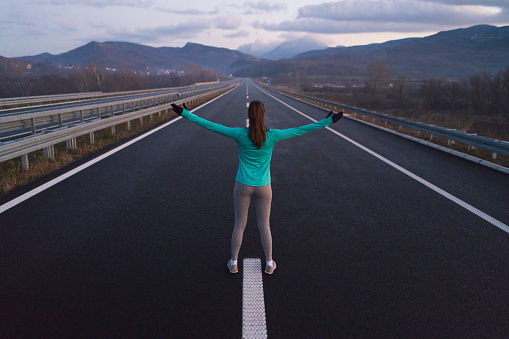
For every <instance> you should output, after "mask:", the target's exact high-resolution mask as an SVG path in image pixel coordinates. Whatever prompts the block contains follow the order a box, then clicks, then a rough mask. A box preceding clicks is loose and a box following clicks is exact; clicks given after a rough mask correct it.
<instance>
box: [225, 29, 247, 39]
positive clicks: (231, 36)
mask: <svg viewBox="0 0 509 339" xmlns="http://www.w3.org/2000/svg"><path fill="white" fill-rule="evenodd" d="M224 37H225V38H229V39H235V38H247V37H249V32H248V31H238V32H235V33H232V34H226V35H224Z"/></svg>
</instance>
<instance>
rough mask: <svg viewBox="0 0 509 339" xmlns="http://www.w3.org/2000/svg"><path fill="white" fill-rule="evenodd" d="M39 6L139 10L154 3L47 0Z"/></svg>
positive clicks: (115, 0) (147, 0)
mask: <svg viewBox="0 0 509 339" xmlns="http://www.w3.org/2000/svg"><path fill="white" fill-rule="evenodd" d="M39 3H40V4H44V5H54V6H64V5H80V6H89V7H99V8H103V7H110V6H120V7H139V8H149V7H151V6H152V4H153V3H154V1H153V0H48V1H44V2H42V1H39Z"/></svg>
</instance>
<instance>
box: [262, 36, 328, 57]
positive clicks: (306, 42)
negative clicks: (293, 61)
mask: <svg viewBox="0 0 509 339" xmlns="http://www.w3.org/2000/svg"><path fill="white" fill-rule="evenodd" d="M325 48H327V45H326V44H325V43H323V42H321V41H318V40H316V39H311V38H307V37H305V38H301V39H297V40H293V41H287V42H284V43H282V44H281V45H279V46H278V47H276V48H274V49H273V50H272V51H270V52H269V53H267V54H264V55H263V56H262V58H264V59H270V60H278V59H289V58H293V57H295V56H297V55H299V54H301V53H304V52H309V51H313V50H323V49H325Z"/></svg>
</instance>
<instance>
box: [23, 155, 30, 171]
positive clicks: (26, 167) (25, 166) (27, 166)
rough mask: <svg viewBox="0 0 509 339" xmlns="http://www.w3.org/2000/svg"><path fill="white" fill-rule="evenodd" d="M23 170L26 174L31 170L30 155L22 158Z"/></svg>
mask: <svg viewBox="0 0 509 339" xmlns="http://www.w3.org/2000/svg"><path fill="white" fill-rule="evenodd" d="M21 169H22V170H23V171H25V172H27V171H29V170H30V164H29V163H28V154H23V155H22V156H21Z"/></svg>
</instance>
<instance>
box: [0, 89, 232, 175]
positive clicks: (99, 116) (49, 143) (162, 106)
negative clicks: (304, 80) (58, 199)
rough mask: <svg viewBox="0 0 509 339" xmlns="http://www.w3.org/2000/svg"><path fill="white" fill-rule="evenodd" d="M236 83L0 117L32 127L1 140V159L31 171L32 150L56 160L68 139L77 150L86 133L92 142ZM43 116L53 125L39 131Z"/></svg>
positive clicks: (2, 122) (4, 121)
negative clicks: (59, 146) (100, 132)
mask: <svg viewBox="0 0 509 339" xmlns="http://www.w3.org/2000/svg"><path fill="white" fill-rule="evenodd" d="M237 85H238V83H232V82H228V83H226V84H223V85H222V86H221V85H218V86H215V87H214V88H208V89H206V90H201V91H198V90H193V91H188V92H185V93H183V94H182V95H180V96H179V95H178V94H176V93H175V94H171V95H168V94H167V95H163V96H154V97H149V98H144V99H138V100H137V101H136V102H138V104H136V103H135V102H132V103H131V104H128V103H127V102H125V101H120V102H118V103H116V105H113V104H111V103H110V104H108V105H100V106H93V105H91V106H90V107H89V106H83V107H80V109H79V110H78V111H76V109H71V110H70V109H61V110H55V111H51V112H39V113H34V114H28V115H29V116H30V117H28V118H27V117H25V116H19V115H15V116H9V117H0V127H2V126H5V125H7V124H9V123H12V122H14V123H17V124H19V123H20V122H22V123H24V124H29V125H30V126H29V128H30V129H31V134H30V135H29V136H26V137H23V138H18V139H16V140H11V141H7V142H0V162H3V161H6V160H9V159H14V158H17V157H21V163H22V168H23V170H25V171H27V170H29V163H28V154H29V153H30V152H34V151H37V150H41V149H42V150H43V152H44V157H45V158H47V159H53V158H54V157H55V151H54V145H55V144H58V143H60V142H64V141H66V143H67V148H68V149H75V148H76V138H77V137H79V136H83V135H87V134H89V135H90V142H91V143H92V144H93V143H94V132H95V131H98V130H101V129H104V128H108V127H111V128H112V129H113V128H114V127H115V126H116V125H119V124H122V123H127V124H128V128H129V127H130V122H131V121H132V120H135V119H143V117H145V116H149V115H153V114H157V113H159V114H160V113H161V112H163V111H167V110H169V109H171V103H176V104H182V103H184V102H185V103H193V102H195V101H199V100H201V99H202V98H204V97H206V96H210V95H215V94H217V93H219V92H222V91H224V90H228V89H230V88H233V87H235V86H237ZM126 104H127V105H126ZM115 106H116V107H117V108H118V107H120V109H119V110H118V111H116V110H115ZM145 107H147V108H145ZM69 110H70V111H69ZM84 111H87V112H88V111H92V114H87V115H85V114H84V113H83V112H84ZM116 112H118V114H117V113H116ZM36 119H38V120H36ZM41 119H44V124H45V125H46V126H49V125H51V128H49V127H46V128H44V129H41V130H38V129H37V127H36V126H37V123H36V121H38V122H41V121H42V120H41ZM55 125H56V128H55ZM34 130H35V132H34Z"/></svg>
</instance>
